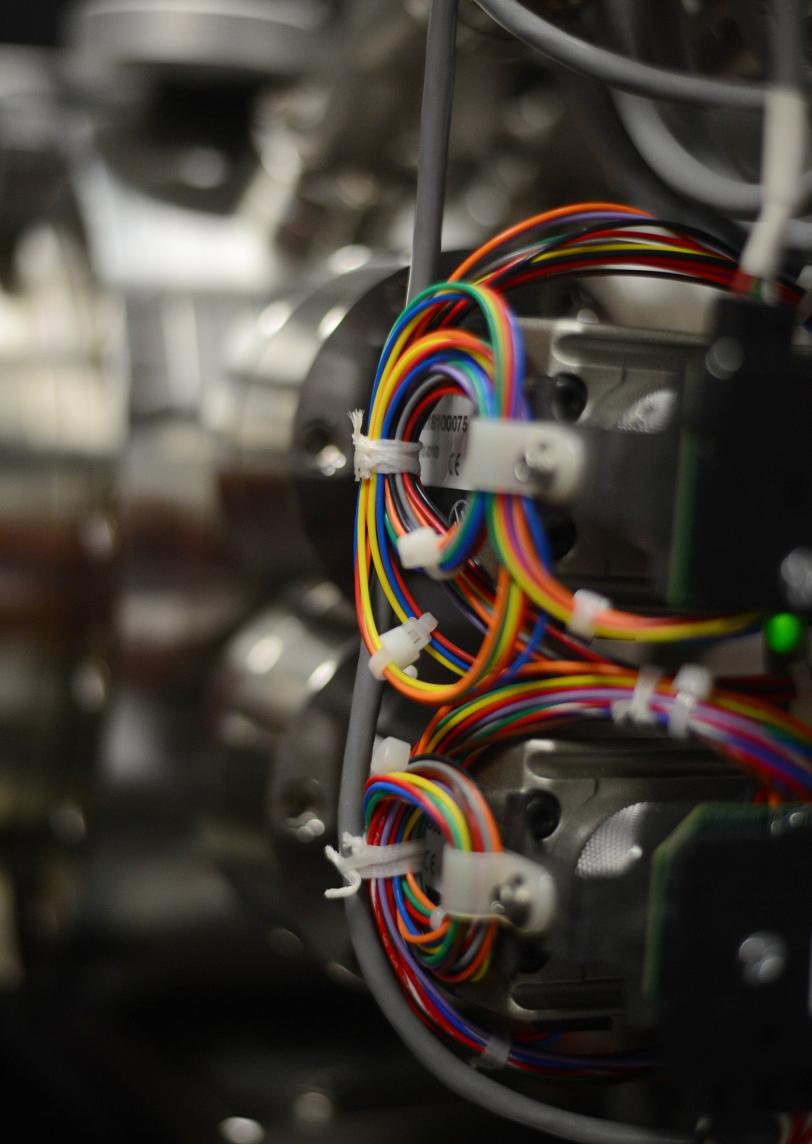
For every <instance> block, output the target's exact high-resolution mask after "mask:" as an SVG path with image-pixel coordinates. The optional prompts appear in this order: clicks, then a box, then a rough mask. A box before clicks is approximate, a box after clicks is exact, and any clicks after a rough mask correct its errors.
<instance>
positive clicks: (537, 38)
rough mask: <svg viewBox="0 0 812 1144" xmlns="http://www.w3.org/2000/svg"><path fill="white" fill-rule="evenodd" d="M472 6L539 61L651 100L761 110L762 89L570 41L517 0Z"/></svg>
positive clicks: (485, 1) (568, 35)
mask: <svg viewBox="0 0 812 1144" xmlns="http://www.w3.org/2000/svg"><path fill="white" fill-rule="evenodd" d="M476 3H477V4H478V5H479V7H480V8H481V9H482V10H483V12H487V14H488V15H489V16H490V17H491V19H493V20H495V21H496V23H497V24H500V25H501V26H502V27H503V28H505V29H506V30H507V31H508V32H511V33H512V34H513V35H514V36H516V38H517V39H519V40H522V41H524V43H526V44H528V45H529V46H530V47H532V48H535V49H536V51H538V52H540V53H541V54H542V55H544V56H547V57H548V58H549V59H552V60H555V61H556V63H559V64H561V65H562V66H564V67H567V68H570V69H571V70H572V71H576V72H580V73H581V74H582V75H589V76H592V77H593V78H595V79H600V80H602V81H603V82H604V83H607V84H609V85H610V86H611V87H616V88H619V89H620V90H621V91H630V92H634V93H635V94H637V95H647V96H649V97H651V98H653V99H666V100H669V99H670V100H676V101H677V102H678V103H693V104H700V105H710V106H713V105H714V104H715V105H717V106H719V107H735V108H740V109H742V110H746V111H758V110H760V109H761V108H762V107H763V106H764V92H765V89H764V87H763V86H762V85H760V84H752V83H732V82H730V81H729V80H721V79H711V78H708V77H706V76H699V75H691V74H690V73H688V72H675V71H669V70H668V69H666V68H659V67H654V66H652V65H651V64H644V63H642V62H641V61H640V60H636V59H634V58H633V57H631V56H624V55H620V54H619V53H618V52H613V51H610V50H609V49H608V48H601V47H599V46H598V45H596V44H590V43H588V42H587V41H586V40H582V39H580V38H579V37H578V36H573V35H571V33H569V32H566V31H564V29H563V28H558V27H556V26H555V24H551V23H550V22H549V21H548V20H545V19H544V18H543V17H542V16H538V15H536V14H535V13H534V12H530V11H529V10H528V9H527V8H525V7H524V5H523V4H521V3H519V0H476Z"/></svg>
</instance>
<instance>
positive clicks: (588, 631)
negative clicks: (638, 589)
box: [567, 588, 612, 640]
mask: <svg viewBox="0 0 812 1144" xmlns="http://www.w3.org/2000/svg"><path fill="white" fill-rule="evenodd" d="M611 606H612V601H611V600H607V598H606V596H599V595H598V593H597V592H590V590H589V589H588V588H579V589H578V591H577V592H575V594H574V595H573V597H572V615H571V616H570V618H569V620H568V621H567V629H568V631H570V632H572V634H573V635H574V636H580V637H581V639H585V640H591V639H592V637H593V636H594V635H595V629H596V627H597V626H598V619H599V618H600V615H601V613H602V612H605V611H606V610H607V609H608V608H611Z"/></svg>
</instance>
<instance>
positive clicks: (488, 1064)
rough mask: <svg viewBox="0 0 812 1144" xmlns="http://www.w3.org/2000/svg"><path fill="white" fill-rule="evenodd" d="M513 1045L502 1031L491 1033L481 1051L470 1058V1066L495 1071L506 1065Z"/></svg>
mask: <svg viewBox="0 0 812 1144" xmlns="http://www.w3.org/2000/svg"><path fill="white" fill-rule="evenodd" d="M512 1048H513V1046H512V1045H511V1043H510V1041H509V1039H508V1038H507V1037H506V1036H505V1035H504V1034H503V1033H491V1035H490V1036H489V1037H488V1039H487V1041H486V1042H485V1046H484V1048H483V1049H482V1052H481V1053H480V1054H479V1055H478V1056H476V1057H472V1058H471V1067H472V1068H475V1069H487V1070H488V1071H490V1072H497V1071H499V1070H501V1069H503V1068H506V1067H507V1064H508V1062H509V1061H510V1053H511V1050H512Z"/></svg>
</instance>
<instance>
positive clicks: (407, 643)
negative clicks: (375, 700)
mask: <svg viewBox="0 0 812 1144" xmlns="http://www.w3.org/2000/svg"><path fill="white" fill-rule="evenodd" d="M436 627H437V621H436V620H435V618H434V616H432V614H431V613H430V612H424V613H423V615H422V616H419V617H418V618H417V619H415V618H414V617H412V618H411V619H408V620H407V621H406V622H405V624H400V625H399V626H398V627H396V628H390V629H389V631H388V632H383V633H382V634H381V646H380V648H379V649H378V650H377V651H376V652H374V653H373V654H372V655H371V656H370V657H369V670H370V671H371V672H372V674H373V675H374V676H375V678H376V679H383V673H384V670H385V669H386V668H387V667H389V666H390V664H391V665H392V666H393V667H399V668H401V669H404V668H407V667H409V666H410V665H411V664H413V663H415V662H416V660H417V658H418V656H419V655H420V653H421V651H422V650H423V648H424V647H425V646H426V644H427V643H428V642H429V640H430V639H431V633H432V632H433V631H434V629H435V628H436Z"/></svg>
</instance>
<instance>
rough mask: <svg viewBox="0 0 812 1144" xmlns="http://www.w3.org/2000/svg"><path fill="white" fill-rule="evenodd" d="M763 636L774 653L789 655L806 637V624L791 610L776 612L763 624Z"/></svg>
mask: <svg viewBox="0 0 812 1144" xmlns="http://www.w3.org/2000/svg"><path fill="white" fill-rule="evenodd" d="M764 638H765V640H766V641H767V647H768V648H769V649H770V651H772V652H775V654H776V655H790V654H791V653H792V652H794V651H797V650H798V648H799V647H800V645H801V642H802V641H803V640H804V639H805V638H806V624H805V623H804V621H803V620H802V619H800V617H798V616H794V615H793V614H792V612H776V614H775V615H774V616H770V618H769V619H768V620H767V621H766V622H765V624H764Z"/></svg>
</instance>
